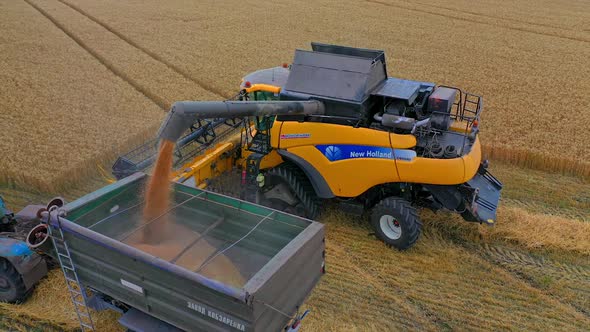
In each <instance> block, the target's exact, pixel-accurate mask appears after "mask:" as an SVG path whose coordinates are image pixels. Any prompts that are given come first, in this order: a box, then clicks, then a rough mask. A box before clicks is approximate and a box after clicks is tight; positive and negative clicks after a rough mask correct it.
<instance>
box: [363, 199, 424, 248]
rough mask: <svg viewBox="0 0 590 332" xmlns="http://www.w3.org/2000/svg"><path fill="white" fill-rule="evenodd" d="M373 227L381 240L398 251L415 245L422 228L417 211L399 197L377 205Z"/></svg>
mask: <svg viewBox="0 0 590 332" xmlns="http://www.w3.org/2000/svg"><path fill="white" fill-rule="evenodd" d="M371 225H372V226H373V229H375V234H376V235H377V237H378V238H379V239H381V240H382V241H383V242H385V243H386V244H387V245H390V246H392V247H395V248H396V249H398V250H405V249H408V248H409V247H411V246H412V245H414V243H416V241H417V240H418V237H419V236H420V228H421V227H422V223H421V222H420V218H419V217H418V213H417V212H416V209H415V208H414V207H412V205H411V204H410V203H409V202H408V201H406V200H404V199H402V198H399V197H388V198H385V199H383V200H382V201H381V202H379V203H378V204H377V205H375V207H373V210H372V211H371Z"/></svg>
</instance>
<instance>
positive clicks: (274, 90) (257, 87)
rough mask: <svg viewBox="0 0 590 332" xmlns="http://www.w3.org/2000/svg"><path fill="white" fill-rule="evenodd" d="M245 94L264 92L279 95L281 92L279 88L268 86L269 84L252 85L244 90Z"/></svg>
mask: <svg viewBox="0 0 590 332" xmlns="http://www.w3.org/2000/svg"><path fill="white" fill-rule="evenodd" d="M244 90H246V92H248V93H251V92H256V91H265V92H272V93H279V92H281V88H280V87H278V86H274V85H270V84H252V85H251V86H250V87H249V88H246V89H244Z"/></svg>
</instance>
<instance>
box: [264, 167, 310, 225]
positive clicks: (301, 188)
mask: <svg viewBox="0 0 590 332" xmlns="http://www.w3.org/2000/svg"><path fill="white" fill-rule="evenodd" d="M265 181H267V182H268V183H271V184H273V183H278V182H279V181H281V182H283V183H285V184H287V186H288V187H289V188H290V189H291V191H292V193H293V194H294V195H295V197H297V199H298V200H299V203H298V204H296V205H295V206H288V205H287V204H281V202H273V203H272V204H271V205H270V207H272V208H274V209H277V210H280V211H285V212H288V213H291V214H295V215H299V216H301V217H305V218H308V219H312V220H314V219H316V218H317V217H318V216H319V214H320V205H319V199H318V197H317V195H316V193H315V190H314V189H313V186H312V185H311V182H310V181H309V179H308V178H307V176H305V174H304V173H303V172H302V171H301V170H300V169H299V167H297V166H296V165H294V164H292V163H289V162H285V163H282V164H280V165H279V166H277V167H275V168H273V169H271V170H269V171H268V172H267V173H266V180H265Z"/></svg>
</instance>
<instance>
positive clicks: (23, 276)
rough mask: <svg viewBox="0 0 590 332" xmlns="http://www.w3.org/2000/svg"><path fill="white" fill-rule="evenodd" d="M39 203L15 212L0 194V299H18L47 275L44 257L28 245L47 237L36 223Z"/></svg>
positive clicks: (6, 300) (12, 301) (24, 295)
mask: <svg viewBox="0 0 590 332" xmlns="http://www.w3.org/2000/svg"><path fill="white" fill-rule="evenodd" d="M42 208H44V206H41V205H29V206H27V207H26V208H24V209H23V210H21V211H20V212H18V213H16V214H14V213H13V212H12V211H10V210H9V209H8V208H7V207H6V204H5V203H4V200H3V199H2V197H1V196H0V302H9V303H21V302H23V301H24V300H26V298H27V297H28V296H29V294H30V293H31V292H32V290H33V288H34V287H35V285H36V284H37V283H38V282H39V280H41V279H42V278H43V277H45V276H46V275H47V260H46V259H45V257H44V256H43V255H42V254H39V253H37V252H35V251H33V250H31V249H30V248H29V246H28V245H27V243H26V241H27V238H29V241H30V243H36V242H39V240H40V239H42V238H44V237H46V235H47V232H46V229H44V227H38V226H39V223H40V220H39V218H38V216H37V212H38V211H39V210H40V209H42Z"/></svg>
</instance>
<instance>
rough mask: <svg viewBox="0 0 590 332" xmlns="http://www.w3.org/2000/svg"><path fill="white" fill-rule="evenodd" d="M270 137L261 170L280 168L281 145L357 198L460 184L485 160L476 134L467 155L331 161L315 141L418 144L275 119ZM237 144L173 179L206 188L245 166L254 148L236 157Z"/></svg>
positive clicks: (220, 147) (337, 127)
mask: <svg viewBox="0 0 590 332" xmlns="http://www.w3.org/2000/svg"><path fill="white" fill-rule="evenodd" d="M307 134H309V135H307ZM285 135H287V136H285ZM289 135H291V136H289ZM410 137H411V138H410ZM279 138H280V139H279ZM390 138H391V140H390ZM271 139H272V141H271V143H272V145H273V147H275V149H274V150H272V151H271V152H270V153H269V154H268V155H266V156H265V157H264V158H263V159H262V161H261V164H260V168H261V169H268V168H272V167H276V166H278V165H280V164H281V163H282V162H283V158H282V157H281V156H280V155H279V154H278V152H277V150H276V147H277V146H278V147H279V148H280V149H284V150H287V151H288V152H290V153H292V154H294V155H296V156H299V157H301V158H303V159H304V160H306V161H307V162H308V163H309V164H311V165H313V167H314V168H315V169H316V170H317V171H318V172H319V173H320V174H321V175H322V177H323V178H324V180H325V181H326V183H327V184H328V186H329V187H330V189H331V190H332V192H333V193H334V195H336V196H339V197H356V196H359V195H361V194H362V193H364V192H365V191H367V190H368V189H370V188H372V187H374V186H376V185H379V184H384V183H391V182H408V183H423V184H441V185H452V184H460V183H464V182H467V181H469V180H470V179H471V178H472V177H473V176H474V175H475V173H476V171H477V169H478V168H479V165H480V162H481V146H480V142H479V138H476V140H475V142H474V143H473V146H472V148H471V151H470V153H469V154H467V155H465V156H463V157H460V158H454V159H431V158H421V157H416V158H414V159H413V160H411V161H406V160H399V159H398V160H394V159H385V158H354V159H343V160H338V161H330V160H328V159H327V158H326V156H324V154H323V153H322V152H321V151H320V150H318V148H316V145H322V144H323V145H325V144H350V145H367V146H375V147H384V148H394V149H407V148H411V147H413V146H414V145H415V143H416V139H415V138H414V137H413V136H411V135H397V134H390V133H388V132H385V131H378V130H372V129H367V128H353V127H349V126H340V125H333V124H325V123H299V122H275V124H274V126H273V128H272V133H271ZM390 143H391V144H390ZM236 144H237V142H226V143H221V144H218V145H216V146H215V147H214V148H212V149H210V150H208V151H206V152H205V153H204V154H203V155H201V156H198V157H196V158H195V159H193V160H192V161H191V162H189V163H187V164H186V165H184V166H183V167H182V168H180V170H179V171H177V172H176V173H175V174H174V181H178V182H190V184H192V185H194V186H201V187H203V186H205V185H206V180H207V179H211V178H214V177H216V176H219V175H220V174H221V173H223V172H224V171H228V170H230V169H232V167H233V166H235V165H236V164H240V165H242V166H245V160H246V158H247V157H248V156H249V155H250V154H251V153H252V152H250V151H248V150H247V147H241V148H242V158H241V159H240V160H235V159H234V157H233V154H231V153H229V152H231V151H232V150H234V149H235V148H236V147H237V145H236ZM392 145H393V146H392ZM193 181H194V182H193Z"/></svg>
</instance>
